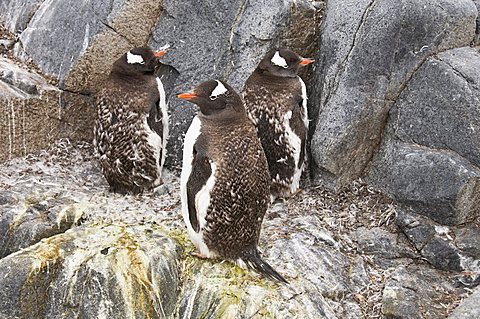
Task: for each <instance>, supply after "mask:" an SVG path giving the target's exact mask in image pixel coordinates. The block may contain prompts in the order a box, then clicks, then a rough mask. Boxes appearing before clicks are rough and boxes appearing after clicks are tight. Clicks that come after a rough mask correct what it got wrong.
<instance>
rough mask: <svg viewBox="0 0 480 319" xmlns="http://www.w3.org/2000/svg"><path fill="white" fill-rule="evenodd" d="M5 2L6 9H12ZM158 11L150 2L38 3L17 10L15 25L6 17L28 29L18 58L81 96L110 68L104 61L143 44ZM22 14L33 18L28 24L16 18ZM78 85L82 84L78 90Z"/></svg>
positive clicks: (111, 59) (156, 4)
mask: <svg viewBox="0 0 480 319" xmlns="http://www.w3.org/2000/svg"><path fill="white" fill-rule="evenodd" d="M7 2H8V1H7ZM10 2H13V1H10ZM10 2H9V3H7V4H6V5H8V6H16V4H10ZM9 8H10V7H9ZM10 9H12V8H10ZM34 9H35V10H34ZM28 10H29V11H28ZM160 10H161V2H160V1H149V0H136V1H124V0H120V1H111V0H102V1H91V0H82V1H43V2H41V3H36V5H33V4H32V5H31V6H30V8H24V9H22V10H21V14H20V17H19V19H18V21H17V20H16V17H15V16H14V17H9V22H10V23H20V24H25V23H28V25H27V26H26V28H25V27H23V29H22V30H21V31H22V32H21V34H20V36H19V40H20V42H21V48H20V49H19V50H18V52H17V54H18V55H19V56H20V57H21V58H23V59H27V58H32V59H33V61H34V62H35V63H36V64H37V65H38V66H39V67H40V68H41V69H42V71H43V72H45V73H46V74H49V75H53V76H55V77H56V78H58V79H59V81H60V87H61V88H63V87H65V86H66V87H67V88H68V89H70V90H78V91H82V90H85V89H87V88H88V89H95V84H97V83H98V81H100V80H101V78H102V75H103V76H105V74H104V73H107V72H106V71H107V70H108V69H109V68H110V65H111V64H110V63H107V62H108V61H114V60H115V59H116V58H118V56H119V55H120V54H123V53H124V52H125V51H127V50H129V49H130V48H132V47H134V46H140V45H145V44H146V42H147V40H148V36H149V34H150V28H151V27H152V26H153V25H154V23H155V22H156V20H157V18H158V15H159V13H160ZM27 11H28V12H29V13H28V14H29V15H32V14H33V16H32V17H31V20H29V19H23V18H21V17H22V15H25V14H26V13H25V12H27ZM11 12H12V15H16V12H15V11H11ZM20 18H21V19H20ZM133 26H134V27H133ZM105 34H108V35H109V36H108V37H105ZM79 58H80V59H79ZM87 73H88V74H87ZM107 74H108V73H107ZM67 77H71V78H70V79H69V80H68V82H69V83H68V85H66V84H65V81H66V79H67ZM79 79H82V80H84V81H86V82H85V83H83V86H81V87H79V86H78V84H79V83H78V82H79ZM90 82H94V83H90Z"/></svg>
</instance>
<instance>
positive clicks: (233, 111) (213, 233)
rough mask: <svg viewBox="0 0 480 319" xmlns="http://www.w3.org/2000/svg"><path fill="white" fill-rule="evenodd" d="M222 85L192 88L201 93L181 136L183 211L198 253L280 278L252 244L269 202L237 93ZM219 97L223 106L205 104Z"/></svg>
mask: <svg viewBox="0 0 480 319" xmlns="http://www.w3.org/2000/svg"><path fill="white" fill-rule="evenodd" d="M224 85H225V87H226V88H228V92H227V93H226V95H227V96H226V97H225V96H219V97H218V98H217V97H215V99H214V100H210V101H208V99H209V98H208V96H211V92H212V91H214V89H215V81H209V82H205V83H203V84H201V85H200V86H199V87H197V89H196V90H195V92H196V93H197V92H198V94H199V95H200V96H205V98H202V99H203V100H202V99H201V98H192V99H191V101H192V102H194V103H197V104H198V105H199V106H200V110H201V112H199V114H198V115H197V117H196V118H195V119H194V120H193V121H192V124H191V126H190V128H189V130H188V132H187V134H186V137H185V146H184V155H183V156H184V157H183V168H182V178H181V191H182V211H183V217H184V220H185V222H186V224H187V229H188V232H189V235H190V238H191V239H192V241H193V242H194V244H195V245H196V246H197V248H198V250H199V253H200V255H202V256H203V257H207V258H215V257H221V258H225V259H230V260H234V261H237V262H239V263H240V264H242V263H243V264H247V266H250V267H252V268H254V269H256V270H258V271H260V272H262V273H264V274H266V275H267V276H269V277H272V278H276V279H278V280H280V281H285V280H284V279H283V278H282V277H281V276H280V275H278V274H277V273H276V272H275V271H274V270H273V269H271V267H270V266H268V264H266V263H265V262H263V261H262V260H261V259H260V257H259V255H258V250H257V244H258V239H259V236H260V229H261V224H262V221H263V217H264V215H265V212H266V210H267V208H268V203H269V184H270V176H269V173H268V166H267V161H266V158H265V153H264V152H263V149H262V147H261V145H260V142H259V140H258V137H257V135H256V132H255V128H254V126H253V125H252V123H251V121H250V120H249V119H248V117H247V115H246V113H245V109H244V106H243V103H242V101H241V99H240V97H239V96H238V94H237V93H236V92H234V90H233V89H232V88H231V87H230V86H228V85H227V84H224ZM223 101H226V102H225V103H226V106H225V107H224V108H221V107H218V108H216V109H215V107H210V106H208V105H205V104H208V103H211V104H213V105H217V103H218V104H221V103H223ZM212 108H213V111H212Z"/></svg>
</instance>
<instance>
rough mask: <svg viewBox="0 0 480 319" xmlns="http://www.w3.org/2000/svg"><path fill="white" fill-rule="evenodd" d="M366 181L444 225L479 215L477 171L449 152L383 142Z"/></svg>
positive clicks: (479, 171) (479, 185)
mask: <svg viewBox="0 0 480 319" xmlns="http://www.w3.org/2000/svg"><path fill="white" fill-rule="evenodd" d="M369 181H372V182H373V183H375V185H377V187H380V188H382V189H384V190H385V191H386V192H388V193H390V194H392V195H393V196H394V197H395V199H396V200H397V201H398V202H399V203H401V204H403V205H406V206H408V207H412V208H414V209H415V210H416V211H418V212H419V213H421V214H424V215H426V216H428V217H430V218H432V219H433V220H435V221H437V222H439V223H441V224H444V225H456V224H461V223H465V222H467V221H471V220H473V219H475V218H476V217H477V216H479V213H480V212H479V209H480V208H479V207H480V206H479V205H480V198H479V191H480V188H479V187H480V170H479V169H478V168H477V167H475V166H473V165H472V164H471V163H469V162H468V161H467V160H465V159H464V158H462V157H461V156H459V155H458V154H456V153H453V152H451V151H442V150H433V149H429V148H426V147H422V146H419V145H416V144H408V143H401V142H393V141H389V142H388V143H387V142H386V143H385V144H384V145H383V146H382V148H381V151H380V152H379V153H378V155H377V157H376V159H375V160H374V162H373V165H372V169H371V171H370V175H369Z"/></svg>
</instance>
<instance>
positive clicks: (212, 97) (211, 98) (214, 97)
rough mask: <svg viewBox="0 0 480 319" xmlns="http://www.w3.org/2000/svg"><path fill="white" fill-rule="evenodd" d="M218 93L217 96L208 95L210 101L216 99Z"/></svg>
mask: <svg viewBox="0 0 480 319" xmlns="http://www.w3.org/2000/svg"><path fill="white" fill-rule="evenodd" d="M217 97H218V95H217V96H214V95H210V96H209V98H210V100H212V101H215V100H216V99H217Z"/></svg>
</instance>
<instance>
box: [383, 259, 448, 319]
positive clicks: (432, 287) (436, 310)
mask: <svg viewBox="0 0 480 319" xmlns="http://www.w3.org/2000/svg"><path fill="white" fill-rule="evenodd" d="M419 270H420V269H419V268H418V267H417V266H409V267H399V268H397V269H395V270H394V271H393V273H392V274H391V275H390V276H389V278H388V279H387V282H386V284H385V288H384V290H383V301H382V313H383V314H384V316H385V317H386V318H397V319H403V318H405V319H407V318H408V319H417V318H418V319H427V318H428V319H434V318H444V317H445V308H444V307H443V306H442V303H448V302H449V297H448V296H447V295H445V294H444V293H445V291H453V290H454V287H452V286H451V285H450V284H449V283H448V282H445V280H444V279H443V278H442V275H441V274H440V273H438V272H436V271H434V270H426V269H422V271H419Z"/></svg>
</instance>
